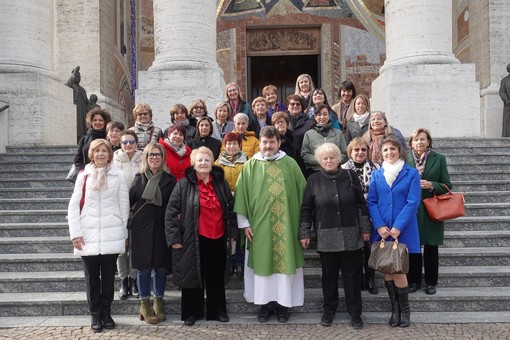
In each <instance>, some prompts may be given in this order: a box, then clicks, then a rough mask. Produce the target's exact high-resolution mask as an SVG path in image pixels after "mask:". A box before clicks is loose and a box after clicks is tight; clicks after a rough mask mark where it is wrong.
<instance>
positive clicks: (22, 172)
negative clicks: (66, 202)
mask: <svg viewBox="0 0 510 340" xmlns="http://www.w3.org/2000/svg"><path fill="white" fill-rule="evenodd" d="M68 172H69V169H66V168H62V169H59V170H56V169H39V168H37V170H34V169H18V170H17V171H12V170H0V178H65V177H66V176H67V173H68Z"/></svg>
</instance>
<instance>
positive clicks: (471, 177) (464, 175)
mask: <svg viewBox="0 0 510 340" xmlns="http://www.w3.org/2000/svg"><path fill="white" fill-rule="evenodd" d="M449 174H450V178H451V179H452V180H454V181H476V180H478V179H480V177H481V176H480V173H479V172H473V171H450V172H449ZM508 175H509V172H508V170H507V169H498V170H487V171H485V172H483V179H484V180H504V179H508Z"/></svg>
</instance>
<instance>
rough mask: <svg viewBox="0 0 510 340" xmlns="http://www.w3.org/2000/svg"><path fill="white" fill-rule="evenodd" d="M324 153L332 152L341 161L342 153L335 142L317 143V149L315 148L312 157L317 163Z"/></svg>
mask: <svg viewBox="0 0 510 340" xmlns="http://www.w3.org/2000/svg"><path fill="white" fill-rule="evenodd" d="M324 154H333V155H335V156H336V157H337V158H338V161H342V153H341V152H340V148H339V147H338V145H336V144H333V143H324V144H321V145H319V146H318V147H317V149H315V154H314V157H315V160H316V161H317V162H318V163H319V164H320V162H321V159H322V156H323V155H324Z"/></svg>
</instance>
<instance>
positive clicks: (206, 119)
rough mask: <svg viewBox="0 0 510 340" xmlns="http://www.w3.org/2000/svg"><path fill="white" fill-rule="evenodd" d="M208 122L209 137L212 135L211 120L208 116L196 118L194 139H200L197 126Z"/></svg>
mask: <svg viewBox="0 0 510 340" xmlns="http://www.w3.org/2000/svg"><path fill="white" fill-rule="evenodd" d="M204 120H205V121H208V122H209V136H211V135H212V133H213V121H212V119H211V118H209V117H208V116H201V117H198V118H197V125H196V127H197V132H196V138H200V132H198V126H199V125H200V123H201V122H203V121H204Z"/></svg>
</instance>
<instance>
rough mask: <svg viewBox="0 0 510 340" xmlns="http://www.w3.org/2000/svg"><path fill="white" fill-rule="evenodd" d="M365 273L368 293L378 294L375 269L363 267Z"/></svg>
mask: <svg viewBox="0 0 510 340" xmlns="http://www.w3.org/2000/svg"><path fill="white" fill-rule="evenodd" d="M365 275H366V277H367V288H368V292H369V293H370V294H379V290H378V289H377V286H376V285H375V277H374V276H375V271H374V270H373V269H372V268H366V269H365Z"/></svg>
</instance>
